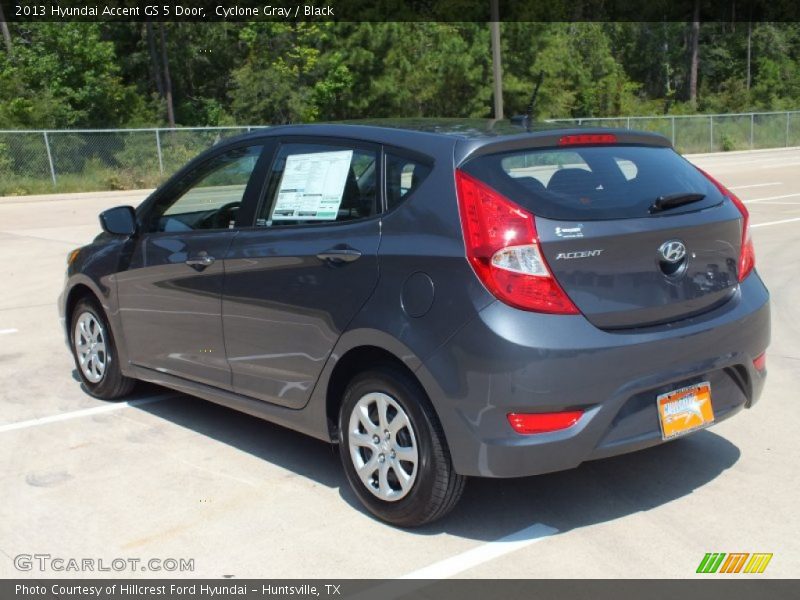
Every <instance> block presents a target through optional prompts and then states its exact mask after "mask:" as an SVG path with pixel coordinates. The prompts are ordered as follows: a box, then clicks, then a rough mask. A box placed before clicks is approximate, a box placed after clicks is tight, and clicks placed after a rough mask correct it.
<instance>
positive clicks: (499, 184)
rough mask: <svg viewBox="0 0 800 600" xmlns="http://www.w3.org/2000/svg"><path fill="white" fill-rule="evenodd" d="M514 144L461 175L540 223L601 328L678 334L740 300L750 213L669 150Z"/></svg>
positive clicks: (580, 142) (563, 138)
mask: <svg viewBox="0 0 800 600" xmlns="http://www.w3.org/2000/svg"><path fill="white" fill-rule="evenodd" d="M513 140H514V141H513V143H512V146H513V147H512V148H510V149H507V148H504V147H503V146H502V144H500V145H498V144H495V145H494V146H492V147H490V148H481V149H480V150H479V151H476V152H474V153H472V155H471V156H470V157H468V158H467V159H466V160H465V161H464V162H463V163H462V164H461V165H459V169H460V170H461V171H463V172H465V173H467V174H468V175H470V176H471V177H474V178H475V179H477V180H479V181H481V182H483V183H485V184H486V185H488V186H489V187H490V188H492V189H494V190H496V191H497V192H499V193H500V194H501V195H502V196H504V197H505V198H507V199H508V200H510V201H511V202H513V203H515V204H516V205H518V206H519V207H521V208H522V209H523V210H524V211H528V212H530V213H531V214H533V215H534V216H535V234H536V235H537V236H538V240H537V243H538V246H539V248H540V249H541V255H542V256H543V257H544V259H545V261H546V265H547V266H549V271H550V273H551V275H552V277H554V278H555V280H556V281H557V282H558V284H559V285H560V287H561V288H562V289H563V291H564V292H566V295H567V296H568V297H569V299H570V300H571V301H572V302H573V303H574V305H575V307H577V309H578V310H579V311H580V312H581V313H583V314H584V315H585V316H586V318H587V319H589V321H590V322H592V323H593V324H594V325H596V326H597V327H600V328H603V329H621V328H631V327H642V326H650V325H656V324H663V323H669V322H674V321H677V320H680V319H684V318H687V317H691V316H694V315H697V314H700V313H703V312H706V311H709V310H712V309H714V308H715V307H717V306H719V305H721V304H722V303H724V302H726V301H727V300H728V299H730V298H731V296H732V295H733V294H734V293H735V290H736V286H737V285H738V283H739V278H738V273H739V268H740V265H739V260H740V254H741V252H742V246H743V241H742V240H743V235H742V234H743V227H744V226H745V225H744V219H743V216H744V215H743V212H744V213H746V211H745V210H744V208H743V207H742V206H741V204H740V203H739V202H738V200H736V201H732V200H731V199H729V198H727V197H726V194H728V192H727V190H725V189H724V188H722V187H721V186H719V185H718V184H716V183H715V182H714V181H713V180H711V179H710V178H709V177H707V176H705V175H704V174H703V173H702V172H700V171H699V170H698V169H697V168H695V167H694V166H692V165H691V164H690V163H689V162H688V161H686V160H685V159H684V158H682V157H681V156H680V155H678V154H677V153H676V152H675V151H674V150H673V149H672V148H671V147H669V145H668V143H666V140H663V138H660V137H655V136H653V137H652V138H650V137H648V136H642V135H639V136H635V135H634V136H630V137H626V134H624V133H618V134H609V133H604V132H595V133H585V132H581V133H575V134H566V135H565V134H562V135H560V136H556V137H553V136H549V137H547V138H545V139H542V138H541V137H540V138H536V137H535V136H531V137H530V138H529V140H530V141H529V143H528V144H527V145H526V144H523V143H521V142H520V140H519V138H513ZM525 146H527V147H525Z"/></svg>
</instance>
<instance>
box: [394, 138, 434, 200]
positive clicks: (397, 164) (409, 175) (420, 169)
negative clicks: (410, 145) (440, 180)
mask: <svg viewBox="0 0 800 600" xmlns="http://www.w3.org/2000/svg"><path fill="white" fill-rule="evenodd" d="M430 172H431V167H430V165H428V164H425V163H423V162H421V161H419V160H416V159H413V158H409V157H405V156H402V155H401V154H396V153H394V152H391V151H387V152H386V209H387V210H392V209H393V208H394V207H395V206H397V205H398V204H400V203H401V202H402V201H403V200H405V199H406V198H407V197H408V196H410V195H411V194H412V193H413V192H414V191H415V190H416V189H417V188H418V187H419V186H420V185H421V184H422V182H423V181H424V180H425V178H426V177H427V176H428V175H430Z"/></svg>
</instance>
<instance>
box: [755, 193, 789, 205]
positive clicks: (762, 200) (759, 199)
mask: <svg viewBox="0 0 800 600" xmlns="http://www.w3.org/2000/svg"><path fill="white" fill-rule="evenodd" d="M798 196H800V194H784V195H783V196H767V197H766V198H753V199H752V200H743V202H744V203H745V204H753V203H754V202H764V201H765V200H782V199H783V198H797V197H798Z"/></svg>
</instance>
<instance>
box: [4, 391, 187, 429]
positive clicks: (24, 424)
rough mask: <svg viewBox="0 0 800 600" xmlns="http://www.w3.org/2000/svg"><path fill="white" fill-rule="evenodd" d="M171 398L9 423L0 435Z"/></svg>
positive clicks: (110, 405)
mask: <svg viewBox="0 0 800 600" xmlns="http://www.w3.org/2000/svg"><path fill="white" fill-rule="evenodd" d="M170 398H175V394H159V395H158V396H147V397H145V398H137V399H136V400H128V401H126V402H115V403H114V404H106V405H103V406H95V407H94V408H85V409H83V410H74V411H72V412H67V413H61V414H60V415H50V416H49V417H41V418H39V419H30V420H28V421H20V422H19V423H7V424H5V425H0V433H5V432H7V431H15V430H17V429H27V428H28V427H38V426H39V425H48V424H50V423H57V422H59V421H69V420H70V419H79V418H81V417H89V416H92V415H99V414H103V413H107V412H113V411H115V410H120V409H123V408H131V407H134V406H141V405H143V404H151V403H153V402H161V401H162V400H168V399H170Z"/></svg>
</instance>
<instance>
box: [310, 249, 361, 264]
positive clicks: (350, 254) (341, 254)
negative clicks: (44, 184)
mask: <svg viewBox="0 0 800 600" xmlns="http://www.w3.org/2000/svg"><path fill="white" fill-rule="evenodd" d="M317 258H318V259H320V260H326V261H328V262H331V263H346V262H353V261H354V260H358V259H359V258H361V252H359V251H358V250H356V249H355V248H329V249H328V250H325V251H324V252H320V253H319V254H317Z"/></svg>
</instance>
